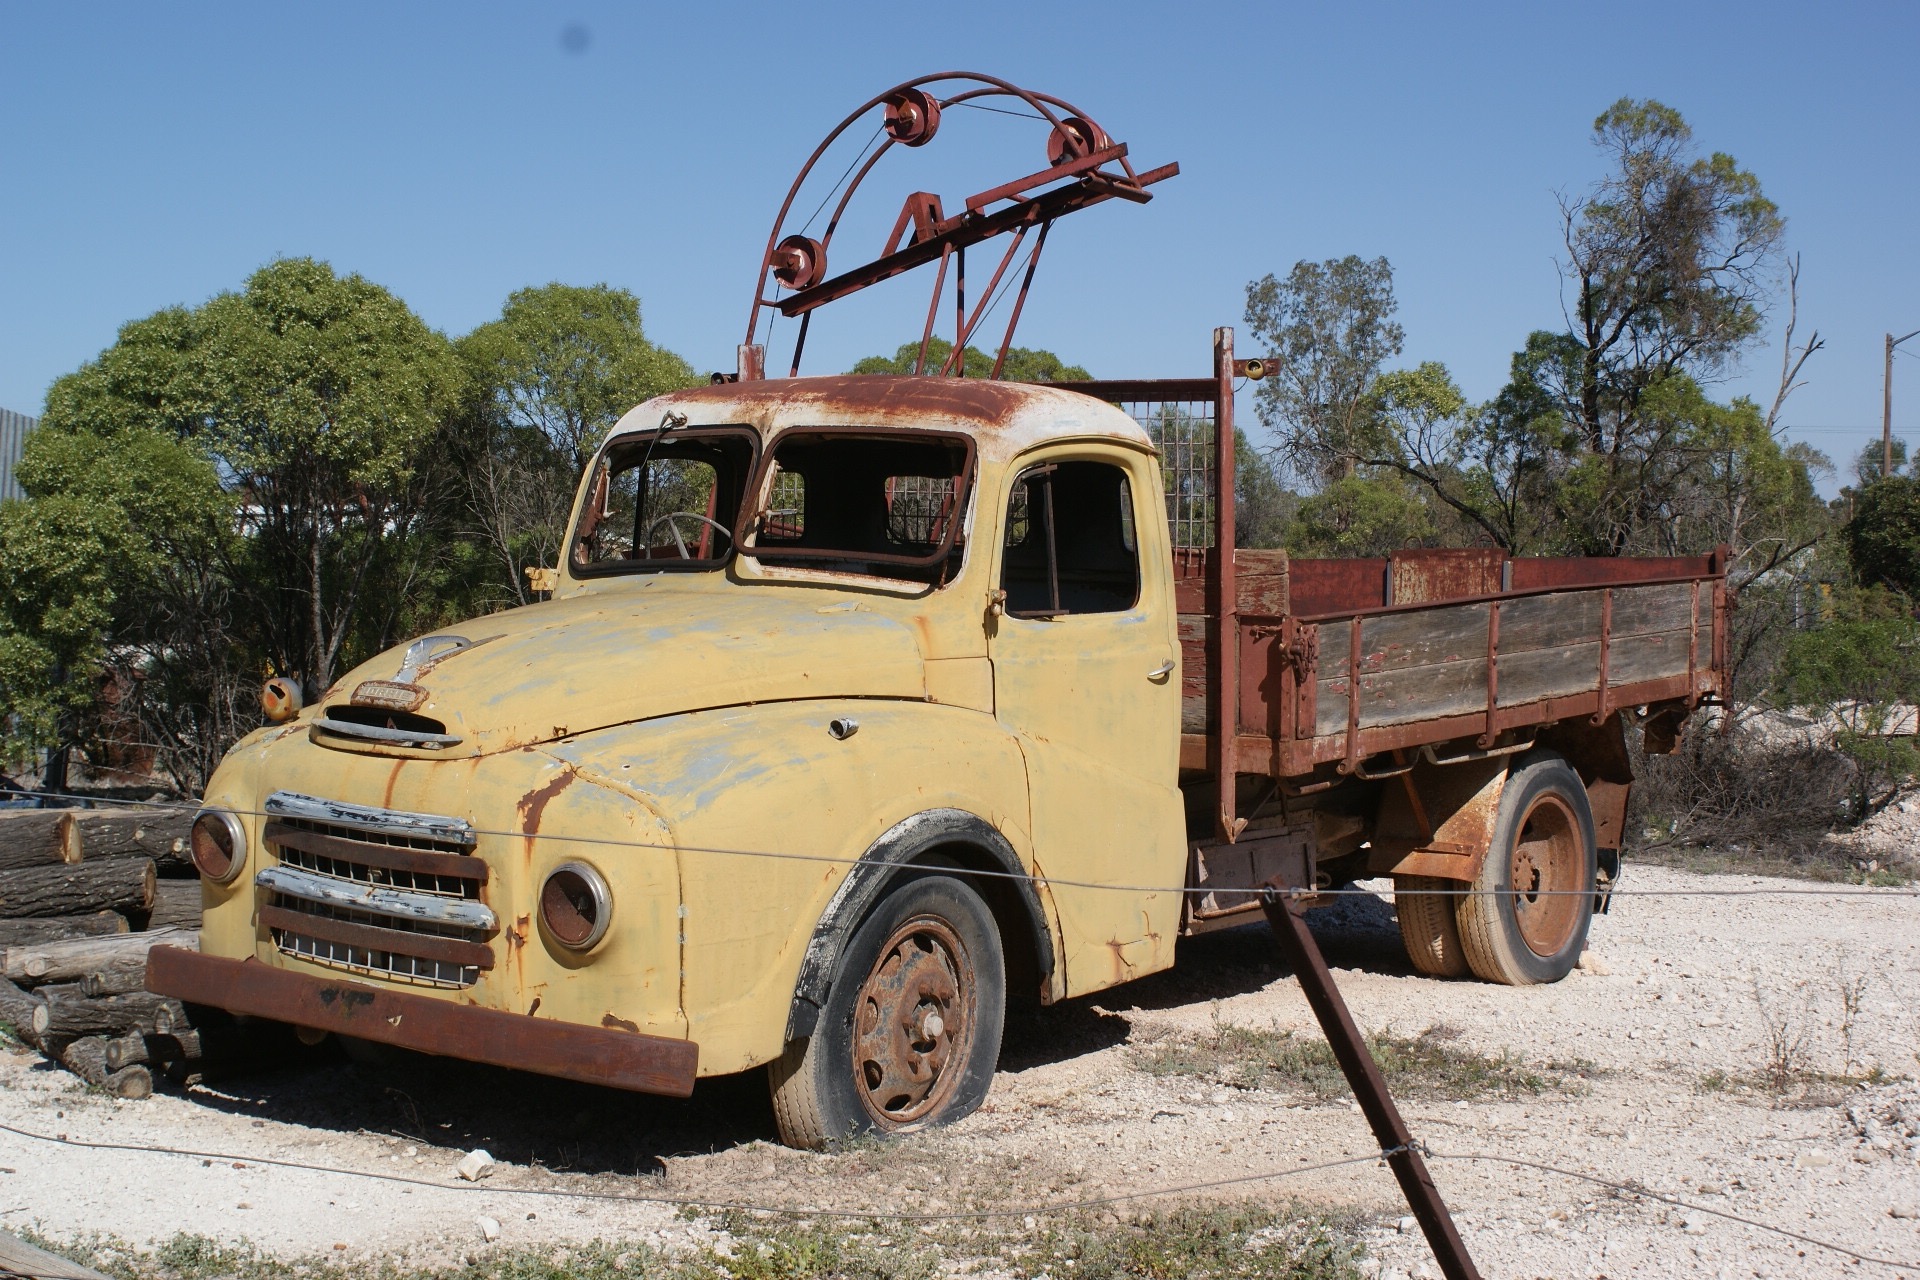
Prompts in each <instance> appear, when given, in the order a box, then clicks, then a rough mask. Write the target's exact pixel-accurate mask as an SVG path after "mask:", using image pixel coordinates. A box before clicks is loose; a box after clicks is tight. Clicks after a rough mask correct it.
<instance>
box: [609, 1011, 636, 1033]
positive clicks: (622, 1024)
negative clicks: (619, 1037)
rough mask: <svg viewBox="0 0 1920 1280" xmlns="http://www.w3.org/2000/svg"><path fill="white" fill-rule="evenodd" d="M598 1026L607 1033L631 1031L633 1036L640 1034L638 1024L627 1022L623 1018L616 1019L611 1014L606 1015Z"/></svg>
mask: <svg viewBox="0 0 1920 1280" xmlns="http://www.w3.org/2000/svg"><path fill="white" fill-rule="evenodd" d="M600 1025H601V1026H603V1027H605V1028H607V1029H608V1030H609V1031H631V1032H633V1033H634V1034H635V1035H639V1034H640V1024H639V1023H637V1022H629V1021H627V1020H626V1019H625V1018H616V1017H614V1016H613V1015H612V1014H611V1013H610V1014H608V1015H607V1016H606V1017H604V1018H602V1019H600Z"/></svg>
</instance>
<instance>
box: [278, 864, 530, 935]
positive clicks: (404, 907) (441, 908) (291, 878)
mask: <svg viewBox="0 0 1920 1280" xmlns="http://www.w3.org/2000/svg"><path fill="white" fill-rule="evenodd" d="M253 883H254V884H255V885H256V886H257V887H259V888H262V889H267V890H270V891H271V892H274V893H278V894H284V895H285V896H287V897H289V898H300V899H303V900H305V901H307V902H317V903H320V904H322V905H323V906H329V907H340V908H345V909H347V910H350V911H365V912H367V913H368V914H370V915H376V916H390V917H392V918H393V919H396V920H416V921H421V922H423V923H427V924H439V925H451V926H453V927H454V928H457V929H479V930H482V931H487V930H491V929H492V928H493V926H494V914H493V909H492V908H490V907H488V906H486V905H485V904H484V903H479V902H468V901H464V900H462V899H458V898H445V897H440V896H438V895H433V894H425V893H408V892H405V891H404V890H400V889H387V888H382V887H381V886H379V885H371V884H360V883H356V882H354V881H351V880H341V879H337V878H335V877H333V876H323V875H317V874H315V873H314V872H311V871H297V870H295V869H294V868H292V867H284V866H283V867H265V868H263V869H262V870H261V871H260V872H259V873H258V874H257V875H255V876H254V877H253Z"/></svg>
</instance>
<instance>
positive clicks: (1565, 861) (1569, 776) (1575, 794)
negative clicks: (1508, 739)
mask: <svg viewBox="0 0 1920 1280" xmlns="http://www.w3.org/2000/svg"><path fill="white" fill-rule="evenodd" d="M1598 874H1599V861H1598V854H1597V852H1596V850H1595V848H1594V839H1593V810H1592V809H1591V808H1590V807H1589V806H1588V804H1587V789H1586V787H1585V785H1584V784H1582V783H1581V781H1580V775H1579V774H1577V773H1575V772H1574V771H1573V768H1572V766H1570V765H1569V764H1567V762H1566V761H1565V760H1563V759H1561V758H1560V757H1559V756H1557V755H1552V754H1549V753H1543V754H1540V755H1536V756H1533V757H1530V758H1529V759H1527V760H1526V761H1524V762H1523V763H1522V764H1521V766H1520V767H1519V768H1517V769H1515V770H1514V771H1513V773H1512V774H1511V775H1510V776H1509V777H1508V778H1507V785H1506V788H1505V790H1503V791H1502V792H1501V793H1500V812H1499V816H1498V818H1497V820H1496V821H1495V823H1494V828H1493V840H1492V843H1491V844H1490V846H1489V847H1488V849H1487V857H1486V861H1485V862H1484V863H1483V864H1482V865H1481V868H1480V875H1479V877H1478V878H1476V879H1475V880H1474V882H1473V885H1472V890H1471V892H1470V893H1468V894H1467V895H1466V896H1465V897H1463V898H1462V899H1461V900H1460V907H1459V911H1458V913H1457V915H1456V917H1455V918H1456V920H1457V922H1458V924H1459V929H1460V946H1461V950H1463V951H1464V952H1465V953H1466V959H1467V963H1468V964H1469V965H1471V966H1472V968H1473V971H1474V973H1476V974H1478V975H1479V976H1480V977H1481V978H1484V979H1485V980H1486V981H1488V982H1500V983H1505V984H1506V985H1508V986H1528V985H1532V984H1535V983H1545V982H1558V981H1560V979H1562V978H1564V977H1566V976H1567V974H1569V973H1570V972H1572V971H1573V966H1574V963H1575V962H1576V961H1578V960H1579V959H1580V951H1581V949H1582V948H1583V947H1585V946H1586V944H1587V928H1588V926H1589V925H1590V924H1592V922H1593V893H1594V884H1595V881H1596V878H1597V876H1598Z"/></svg>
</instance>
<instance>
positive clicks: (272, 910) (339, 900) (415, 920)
mask: <svg viewBox="0 0 1920 1280" xmlns="http://www.w3.org/2000/svg"><path fill="white" fill-rule="evenodd" d="M266 811H267V815H268V821H267V824H266V830H265V832H264V838H265V842H266V844H267V845H268V847H269V848H270V849H271V850H272V852H273V854H274V856H275V858H276V859H277V860H278V863H279V865H278V866H272V867H266V868H264V869H262V870H261V871H260V872H259V873H258V874H257V875H256V876H255V877H254V884H255V886H256V887H257V889H258V890H259V892H260V895H261V897H260V915H261V920H262V923H264V924H266V925H267V926H268V929H269V931H270V932H271V934H272V937H273V942H274V946H275V947H276V948H277V949H278V950H279V951H280V952H281V953H282V954H283V955H289V956H297V957H298V958H300V959H302V960H306V961H309V962H311V963H314V964H321V965H326V966H328V967H330V968H336V969H346V970H350V971H353V972H355V973H361V974H366V975H368V976H371V977H377V978H382V979H385V980H388V981H393V982H405V983H410V984H414V985H422V986H434V987H455V988H458V987H470V986H472V985H474V983H476V982H478V981H479V980H480V971H481V970H482V969H489V968H492V966H493V950H492V948H491V947H490V946H488V945H487V938H488V936H489V935H491V934H492V933H493V931H494V926H495V920H494V915H493V912H492V911H491V910H490V909H489V908H488V907H487V906H486V904H485V902H484V901H483V890H484V888H485V886H486V883H487V866H486V863H485V862H483V861H482V860H480V859H479V858H476V857H474V856H473V855H472V849H473V845H474V834H473V831H472V828H471V827H469V826H468V825H467V824H466V823H465V822H462V821H460V820H459V819H456V818H443V817H438V816H436V815H433V814H418V813H405V812H401V811H399V810H392V809H369V808H363V807H361V806H358V805H348V804H343V803H340V802H338V801H331V800H319V799H316V798H314V797H312V796H302V795H297V794H295V793H292V792H286V791H280V792H275V793H274V794H273V795H271V796H269V797H268V798H267V804H266Z"/></svg>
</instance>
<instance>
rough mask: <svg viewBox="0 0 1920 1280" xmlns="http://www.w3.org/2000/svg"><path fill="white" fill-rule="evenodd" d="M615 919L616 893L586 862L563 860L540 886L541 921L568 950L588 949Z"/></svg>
mask: <svg viewBox="0 0 1920 1280" xmlns="http://www.w3.org/2000/svg"><path fill="white" fill-rule="evenodd" d="M612 922H613V892H612V890H610V889H608V888H607V882H606V879H605V877H603V876H602V875H601V874H600V873H599V872H598V871H596V870H594V869H593V868H592V867H590V866H588V865H587V864H586V863H584V862H563V863H561V864H560V865H559V866H557V867H555V868H554V869H553V871H552V873H551V874H550V875H548V876H547V882H546V883H545V884H543V885H541V886H540V923H541V924H543V925H545V926H546V930H547V936H548V937H550V938H552V939H553V940H554V941H555V942H557V943H559V944H560V945H561V946H563V947H565V948H567V949H568V950H569V951H589V950H592V948H593V946H594V944H596V943H598V942H599V941H600V939H602V938H604V937H606V936H607V926H608V925H609V924H611V923H612Z"/></svg>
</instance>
